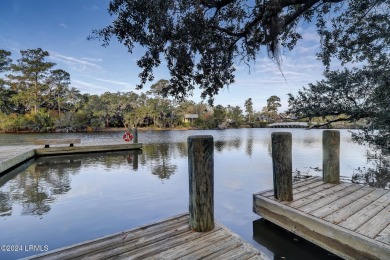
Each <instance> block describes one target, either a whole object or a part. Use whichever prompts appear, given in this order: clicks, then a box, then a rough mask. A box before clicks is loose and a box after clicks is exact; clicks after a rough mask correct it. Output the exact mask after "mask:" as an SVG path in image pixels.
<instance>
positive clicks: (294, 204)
mask: <svg viewBox="0 0 390 260" xmlns="http://www.w3.org/2000/svg"><path fill="white" fill-rule="evenodd" d="M349 186H350V184H349V183H343V184H341V185H336V186H333V187H330V188H329V189H326V190H323V191H319V192H317V193H315V194H313V195H311V196H306V197H304V198H301V199H297V200H295V199H294V200H293V201H291V202H288V203H285V204H286V205H288V206H290V207H292V208H300V207H303V206H305V205H308V204H311V203H314V202H315V201H318V200H319V199H321V198H325V197H326V196H327V195H328V194H330V193H336V192H338V191H341V190H344V189H346V188H348V187H349Z"/></svg>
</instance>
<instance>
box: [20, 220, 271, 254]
mask: <svg viewBox="0 0 390 260" xmlns="http://www.w3.org/2000/svg"><path fill="white" fill-rule="evenodd" d="M26 259H223V260H225V259H268V258H267V257H266V256H265V255H264V254H263V253H261V252H259V251H258V250H257V249H255V248H254V247H253V246H252V245H250V244H248V243H246V242H245V241H243V240H242V239H241V238H240V237H239V236H238V235H236V234H234V233H233V232H231V231H230V230H229V229H227V228H226V227H224V226H222V225H221V224H219V223H216V225H215V228H214V229H213V230H212V231H209V232H195V231H192V230H190V228H189V216H188V214H183V215H179V216H175V217H172V218H169V219H167V220H164V221H161V222H158V223H154V224H151V225H147V226H143V227H139V228H135V229H132V230H128V231H124V232H120V233H117V234H114V235H109V236H105V237H102V238H98V239H95V240H91V241H87V242H84V243H80V244H76V245H72V246H69V247H65V248H60V249H57V250H54V251H50V252H47V253H44V254H40V255H36V256H32V257H28V258H26Z"/></svg>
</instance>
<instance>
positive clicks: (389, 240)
mask: <svg viewBox="0 0 390 260" xmlns="http://www.w3.org/2000/svg"><path fill="white" fill-rule="evenodd" d="M375 239H376V240H378V241H381V242H383V243H386V244H390V225H388V226H387V227H386V228H385V229H384V230H382V232H380V233H379V234H378V236H376V237H375Z"/></svg>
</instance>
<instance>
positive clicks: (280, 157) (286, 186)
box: [271, 132, 293, 201]
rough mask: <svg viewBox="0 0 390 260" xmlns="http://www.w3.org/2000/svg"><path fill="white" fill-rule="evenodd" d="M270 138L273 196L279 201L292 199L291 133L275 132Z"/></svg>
mask: <svg viewBox="0 0 390 260" xmlns="http://www.w3.org/2000/svg"><path fill="white" fill-rule="evenodd" d="M271 139H272V164H273V177H274V196H275V198H276V199H278V200H281V201H292V200H293V193H292V151H291V146H292V144H291V140H292V137H291V133H286V132H275V133H272V135H271Z"/></svg>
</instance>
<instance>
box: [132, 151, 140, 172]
mask: <svg viewBox="0 0 390 260" xmlns="http://www.w3.org/2000/svg"><path fill="white" fill-rule="evenodd" d="M138 155H139V153H138V151H134V158H133V170H138Z"/></svg>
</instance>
